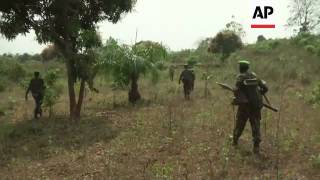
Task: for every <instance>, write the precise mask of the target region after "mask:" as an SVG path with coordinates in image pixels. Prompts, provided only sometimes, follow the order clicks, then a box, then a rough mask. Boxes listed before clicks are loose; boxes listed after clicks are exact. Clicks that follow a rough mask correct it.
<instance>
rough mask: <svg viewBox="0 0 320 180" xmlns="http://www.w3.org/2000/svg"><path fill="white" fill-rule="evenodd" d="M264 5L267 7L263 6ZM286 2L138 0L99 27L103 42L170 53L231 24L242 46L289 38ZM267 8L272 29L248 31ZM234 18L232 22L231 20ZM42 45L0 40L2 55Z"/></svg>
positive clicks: (32, 40) (35, 50)
mask: <svg viewBox="0 0 320 180" xmlns="http://www.w3.org/2000/svg"><path fill="white" fill-rule="evenodd" d="M266 2H268V3H269V4H264V3H266ZM289 2H290V0H268V1H265V0H138V2H137V4H136V6H135V8H134V10H133V12H131V13H129V14H126V15H124V16H123V18H122V19H121V20H120V21H119V22H118V23H117V24H112V23H110V22H107V21H104V22H101V23H99V32H100V33H101V35H102V37H103V40H104V41H105V40H107V39H108V38H109V37H110V36H111V37H113V38H115V39H117V40H119V41H120V42H122V43H126V44H133V43H134V42H135V37H136V32H137V34H138V36H137V40H138V41H140V40H152V41H157V42H161V43H162V44H164V45H166V46H167V47H168V48H170V49H171V50H181V49H188V48H195V47H196V46H197V44H198V43H199V41H200V40H202V39H204V38H206V37H214V36H215V34H216V33H217V32H219V31H221V30H222V29H223V28H224V27H225V25H226V24H227V23H228V22H230V21H231V20H235V21H237V22H239V23H241V24H242V25H243V27H244V29H245V31H246V37H244V39H243V40H244V42H246V43H252V42H255V41H256V39H257V36H259V35H261V34H262V35H264V36H265V37H266V38H281V37H289V36H291V35H292V33H291V31H290V30H288V29H287V28H286V27H285V24H286V21H287V19H288V17H289V15H290V13H289V10H288V5H289ZM258 4H261V5H271V6H272V7H273V8H274V14H273V15H272V16H271V17H269V18H268V20H264V21H263V22H264V23H275V24H276V28H275V29H251V27H250V25H251V24H252V23H256V21H255V20H252V17H253V14H254V7H255V6H256V5H258ZM232 16H234V19H233V18H232ZM44 47H45V45H39V44H38V43H37V41H36V40H35V35H34V33H33V32H31V33H29V34H27V35H26V36H22V35H20V36H18V37H17V38H16V39H15V40H13V41H7V40H6V39H5V38H4V37H3V36H0V54H2V53H12V54H15V53H30V54H34V53H40V52H41V51H42V49H43V48H44Z"/></svg>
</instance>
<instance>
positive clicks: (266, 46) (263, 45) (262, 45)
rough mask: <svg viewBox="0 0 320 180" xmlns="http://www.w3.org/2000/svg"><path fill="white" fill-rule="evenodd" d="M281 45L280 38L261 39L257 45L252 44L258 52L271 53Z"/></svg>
mask: <svg viewBox="0 0 320 180" xmlns="http://www.w3.org/2000/svg"><path fill="white" fill-rule="evenodd" d="M279 45H280V42H279V40H265V41H261V42H259V43H257V44H255V45H252V47H253V48H254V50H255V51H256V52H257V53H261V54H263V53H269V52H270V51H272V50H274V49H276V48H277V47H278V46H279Z"/></svg>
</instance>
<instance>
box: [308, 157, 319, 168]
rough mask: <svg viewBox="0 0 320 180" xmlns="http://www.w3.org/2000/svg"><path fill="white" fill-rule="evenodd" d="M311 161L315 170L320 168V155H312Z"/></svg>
mask: <svg viewBox="0 0 320 180" xmlns="http://www.w3.org/2000/svg"><path fill="white" fill-rule="evenodd" d="M310 161H311V163H312V166H313V167H314V168H320V154H319V155H318V156H316V155H312V156H311V158H310Z"/></svg>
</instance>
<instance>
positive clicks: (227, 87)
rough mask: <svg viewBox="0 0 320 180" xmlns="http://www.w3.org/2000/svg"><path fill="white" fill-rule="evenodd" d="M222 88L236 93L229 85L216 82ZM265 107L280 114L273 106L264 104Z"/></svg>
mask: <svg viewBox="0 0 320 180" xmlns="http://www.w3.org/2000/svg"><path fill="white" fill-rule="evenodd" d="M216 83H217V84H218V85H219V86H220V87H222V88H223V89H226V90H228V91H231V92H234V91H235V90H234V88H232V87H231V86H229V85H227V84H223V83H219V82H216ZM264 96H265V95H264ZM263 106H264V107H265V108H267V109H270V110H271V111H274V112H278V111H279V110H278V109H277V108H274V107H272V106H271V105H268V104H265V103H263Z"/></svg>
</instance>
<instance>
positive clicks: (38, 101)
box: [35, 97, 41, 118]
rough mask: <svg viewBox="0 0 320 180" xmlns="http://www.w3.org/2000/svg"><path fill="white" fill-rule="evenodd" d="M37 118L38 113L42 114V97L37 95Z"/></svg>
mask: <svg viewBox="0 0 320 180" xmlns="http://www.w3.org/2000/svg"><path fill="white" fill-rule="evenodd" d="M35 100H36V118H38V115H40V114H41V112H40V111H41V99H40V97H36V99H35Z"/></svg>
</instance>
